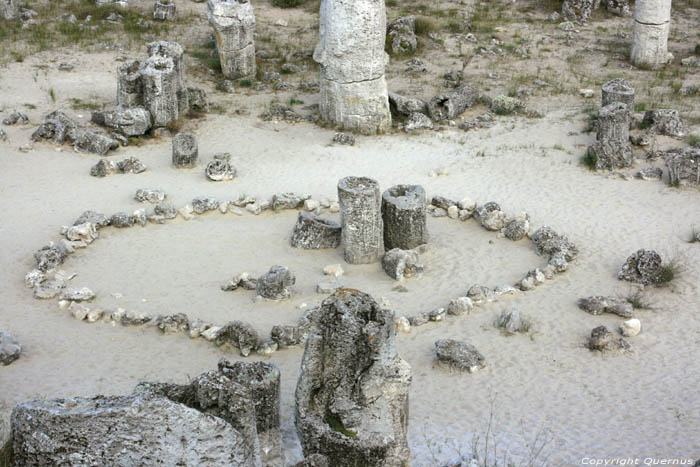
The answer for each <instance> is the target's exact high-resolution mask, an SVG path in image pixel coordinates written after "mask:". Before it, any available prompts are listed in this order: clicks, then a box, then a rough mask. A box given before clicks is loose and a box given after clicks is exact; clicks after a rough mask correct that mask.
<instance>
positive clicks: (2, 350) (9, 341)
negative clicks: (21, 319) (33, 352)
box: [0, 330, 22, 365]
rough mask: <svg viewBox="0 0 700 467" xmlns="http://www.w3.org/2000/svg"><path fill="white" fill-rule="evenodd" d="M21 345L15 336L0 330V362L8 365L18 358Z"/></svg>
mask: <svg viewBox="0 0 700 467" xmlns="http://www.w3.org/2000/svg"><path fill="white" fill-rule="evenodd" d="M20 353H22V346H21V345H19V342H18V341H17V339H15V337H14V336H13V335H12V334H10V333H9V332H7V331H2V330H0V363H1V364H3V365H9V364H10V363H12V362H14V361H15V360H17V359H18V358H19V355H20Z"/></svg>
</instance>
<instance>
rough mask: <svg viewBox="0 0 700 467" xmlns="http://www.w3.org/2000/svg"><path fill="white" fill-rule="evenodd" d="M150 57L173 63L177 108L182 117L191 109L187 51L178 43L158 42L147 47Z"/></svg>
mask: <svg viewBox="0 0 700 467" xmlns="http://www.w3.org/2000/svg"><path fill="white" fill-rule="evenodd" d="M147 50H148V56H149V57H167V58H170V59H171V60H172V61H173V65H174V66H175V71H176V79H175V88H176V94H177V107H178V112H179V113H180V114H181V115H184V114H186V113H187V111H188V110H189V109H190V103H189V93H188V92H187V86H185V51H184V50H183V48H182V46H180V44H178V43H177V42H167V41H157V42H151V43H150V44H148V45H147Z"/></svg>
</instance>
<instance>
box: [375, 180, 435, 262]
mask: <svg viewBox="0 0 700 467" xmlns="http://www.w3.org/2000/svg"><path fill="white" fill-rule="evenodd" d="M425 202H426V201H425V190H424V189H423V187H422V186H420V185H394V186H392V187H391V188H389V189H388V190H386V191H385V192H384V194H383V195H382V219H383V221H384V248H386V250H387V251H388V250H392V249H394V248H400V249H402V250H412V249H413V248H416V247H417V246H419V245H423V244H425V243H428V226H427V224H426V212H427V209H426V204H425Z"/></svg>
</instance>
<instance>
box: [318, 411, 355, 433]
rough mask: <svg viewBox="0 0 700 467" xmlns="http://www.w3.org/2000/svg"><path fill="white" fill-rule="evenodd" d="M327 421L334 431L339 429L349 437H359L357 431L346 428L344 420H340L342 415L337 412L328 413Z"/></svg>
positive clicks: (339, 431)
mask: <svg viewBox="0 0 700 467" xmlns="http://www.w3.org/2000/svg"><path fill="white" fill-rule="evenodd" d="M325 422H326V423H327V424H328V426H330V427H331V429H332V430H333V431H337V432H338V433H342V434H344V435H345V436H347V437H349V438H357V433H355V432H354V431H352V430H348V429H347V428H345V427H344V426H343V422H342V421H341V420H340V417H339V416H337V415H336V414H334V413H331V412H328V413H326V417H325Z"/></svg>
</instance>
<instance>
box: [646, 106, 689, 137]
mask: <svg viewBox="0 0 700 467" xmlns="http://www.w3.org/2000/svg"><path fill="white" fill-rule="evenodd" d="M642 125H643V126H645V127H647V128H648V131H649V132H650V133H654V134H658V135H666V136H675V137H681V136H684V135H685V131H684V130H683V122H681V118H680V116H679V115H678V111H677V110H675V109H658V110H647V111H646V112H645V113H644V119H643V120H642Z"/></svg>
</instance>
